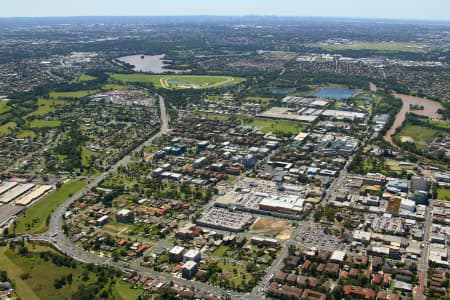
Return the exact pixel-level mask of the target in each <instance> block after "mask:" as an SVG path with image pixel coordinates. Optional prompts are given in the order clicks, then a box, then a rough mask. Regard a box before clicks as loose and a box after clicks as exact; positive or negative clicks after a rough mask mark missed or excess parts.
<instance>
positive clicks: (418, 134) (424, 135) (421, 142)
mask: <svg viewBox="0 0 450 300" xmlns="http://www.w3.org/2000/svg"><path fill="white" fill-rule="evenodd" d="M438 133H439V131H438V130H435V129H431V128H427V127H423V126H418V125H410V124H407V125H406V126H404V127H403V128H402V130H400V132H399V133H397V134H396V135H395V136H396V137H398V138H399V139H401V137H402V136H404V137H411V138H413V139H414V143H415V144H416V146H417V147H418V148H420V149H424V148H425V147H426V146H427V144H428V140H429V139H430V138H432V137H434V136H436V135H437V134H438Z"/></svg>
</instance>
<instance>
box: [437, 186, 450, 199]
mask: <svg viewBox="0 0 450 300" xmlns="http://www.w3.org/2000/svg"><path fill="white" fill-rule="evenodd" d="M437 199H438V200H449V201H450V189H448V188H444V187H438V188H437Z"/></svg>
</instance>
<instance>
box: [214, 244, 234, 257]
mask: <svg viewBox="0 0 450 300" xmlns="http://www.w3.org/2000/svg"><path fill="white" fill-rule="evenodd" d="M228 250H230V248H229V247H228V246H225V245H221V246H219V247H218V248H217V249H216V250H214V252H212V253H211V254H212V255H213V256H216V257H225V253H227V251H228Z"/></svg>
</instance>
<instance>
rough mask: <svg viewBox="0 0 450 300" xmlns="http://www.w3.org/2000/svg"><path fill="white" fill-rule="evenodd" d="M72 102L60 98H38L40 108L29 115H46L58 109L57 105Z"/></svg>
mask: <svg viewBox="0 0 450 300" xmlns="http://www.w3.org/2000/svg"><path fill="white" fill-rule="evenodd" d="M69 104H70V102H68V101H65V100H60V99H43V98H39V99H38V109H37V110H35V111H33V112H32V113H30V114H28V115H27V116H45V115H47V114H49V113H51V112H54V111H55V110H56V107H57V106H64V105H69Z"/></svg>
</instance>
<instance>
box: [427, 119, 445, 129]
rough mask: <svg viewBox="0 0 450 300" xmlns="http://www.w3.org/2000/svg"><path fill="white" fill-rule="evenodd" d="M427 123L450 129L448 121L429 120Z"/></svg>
mask: <svg viewBox="0 0 450 300" xmlns="http://www.w3.org/2000/svg"><path fill="white" fill-rule="evenodd" d="M428 123H430V124H431V125H434V126H436V127H439V128H442V129H450V122H448V121H438V120H430V121H428Z"/></svg>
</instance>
